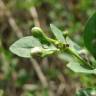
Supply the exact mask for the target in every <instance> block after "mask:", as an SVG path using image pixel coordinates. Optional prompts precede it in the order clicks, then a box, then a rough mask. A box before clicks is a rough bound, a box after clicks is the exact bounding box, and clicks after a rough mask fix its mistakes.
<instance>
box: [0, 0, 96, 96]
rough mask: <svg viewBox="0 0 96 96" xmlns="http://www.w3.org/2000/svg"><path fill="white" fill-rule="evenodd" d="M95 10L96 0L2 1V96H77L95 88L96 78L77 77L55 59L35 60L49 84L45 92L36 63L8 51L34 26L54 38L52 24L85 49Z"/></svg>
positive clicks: (61, 62) (0, 64) (0, 79)
mask: <svg viewBox="0 0 96 96" xmlns="http://www.w3.org/2000/svg"><path fill="white" fill-rule="evenodd" d="M95 10H96V0H0V90H1V91H0V96H74V94H75V92H76V91H77V90H79V89H80V88H85V87H92V86H96V79H95V78H96V76H95V75H86V74H77V73H74V72H72V71H70V69H68V68H67V67H66V66H65V65H66V62H65V61H64V60H62V59H60V58H58V57H57V56H54V55H53V56H49V57H47V58H44V59H41V58H39V57H37V58H36V61H37V62H38V64H39V65H38V66H39V67H40V70H41V71H42V73H43V76H44V78H45V79H46V81H47V84H48V89H44V88H43V84H42V80H40V78H39V77H38V74H37V73H36V71H35V70H34V68H33V66H32V64H31V63H33V62H31V61H30V60H29V59H25V58H20V57H17V56H16V55H14V54H12V53H11V52H10V51H9V46H10V45H11V44H12V43H13V42H15V41H16V40H18V39H19V38H21V37H23V36H28V35H31V31H30V30H31V28H32V27H34V26H39V27H41V28H42V29H43V30H44V32H45V33H46V34H47V35H49V36H51V37H52V34H50V33H51V32H50V28H49V26H50V23H53V24H55V25H56V26H57V27H58V28H60V29H61V30H62V31H64V30H68V31H69V35H70V37H71V38H72V39H73V40H74V41H75V42H77V43H78V44H79V45H80V46H82V48H83V47H84V42H83V39H82V38H83V29H84V25H85V24H86V22H87V20H88V17H89V16H91V15H92V14H93V13H94V11H95ZM2 94H3V95H2Z"/></svg>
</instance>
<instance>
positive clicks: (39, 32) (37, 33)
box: [32, 27, 50, 44]
mask: <svg viewBox="0 0 96 96" xmlns="http://www.w3.org/2000/svg"><path fill="white" fill-rule="evenodd" d="M32 35H33V36H34V37H35V38H37V39H39V41H40V42H41V43H42V44H50V42H49V40H48V37H47V36H46V35H45V34H44V32H43V30H42V29H41V28H39V27H34V28H32Z"/></svg>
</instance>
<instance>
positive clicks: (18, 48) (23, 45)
mask: <svg viewBox="0 0 96 96" xmlns="http://www.w3.org/2000/svg"><path fill="white" fill-rule="evenodd" d="M35 46H41V43H40V42H39V41H38V40H37V39H36V38H34V37H33V36H27V37H23V38H21V39H19V40H18V41H16V42H15V43H14V44H12V45H11V47H10V51H11V52H12V53H14V54H16V55H18V56H20V57H26V58H30V57H31V49H32V48H33V47H35Z"/></svg>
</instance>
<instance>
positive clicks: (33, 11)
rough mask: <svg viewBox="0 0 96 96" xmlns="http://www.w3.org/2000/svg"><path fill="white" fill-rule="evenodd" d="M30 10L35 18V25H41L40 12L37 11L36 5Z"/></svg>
mask: <svg viewBox="0 0 96 96" xmlns="http://www.w3.org/2000/svg"><path fill="white" fill-rule="evenodd" d="M29 12H30V14H31V16H32V18H33V20H34V24H35V26H38V27H40V22H39V18H38V13H37V10H36V8H35V7H31V8H30V9H29Z"/></svg>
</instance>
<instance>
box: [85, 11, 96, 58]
mask: <svg viewBox="0 0 96 96" xmlns="http://www.w3.org/2000/svg"><path fill="white" fill-rule="evenodd" d="M84 43H85V46H86V47H87V49H88V50H89V51H90V52H91V53H92V54H93V56H94V57H95V59H96V12H95V13H94V14H93V15H92V17H91V18H89V20H88V22H87V24H86V26H85V30H84Z"/></svg>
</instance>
